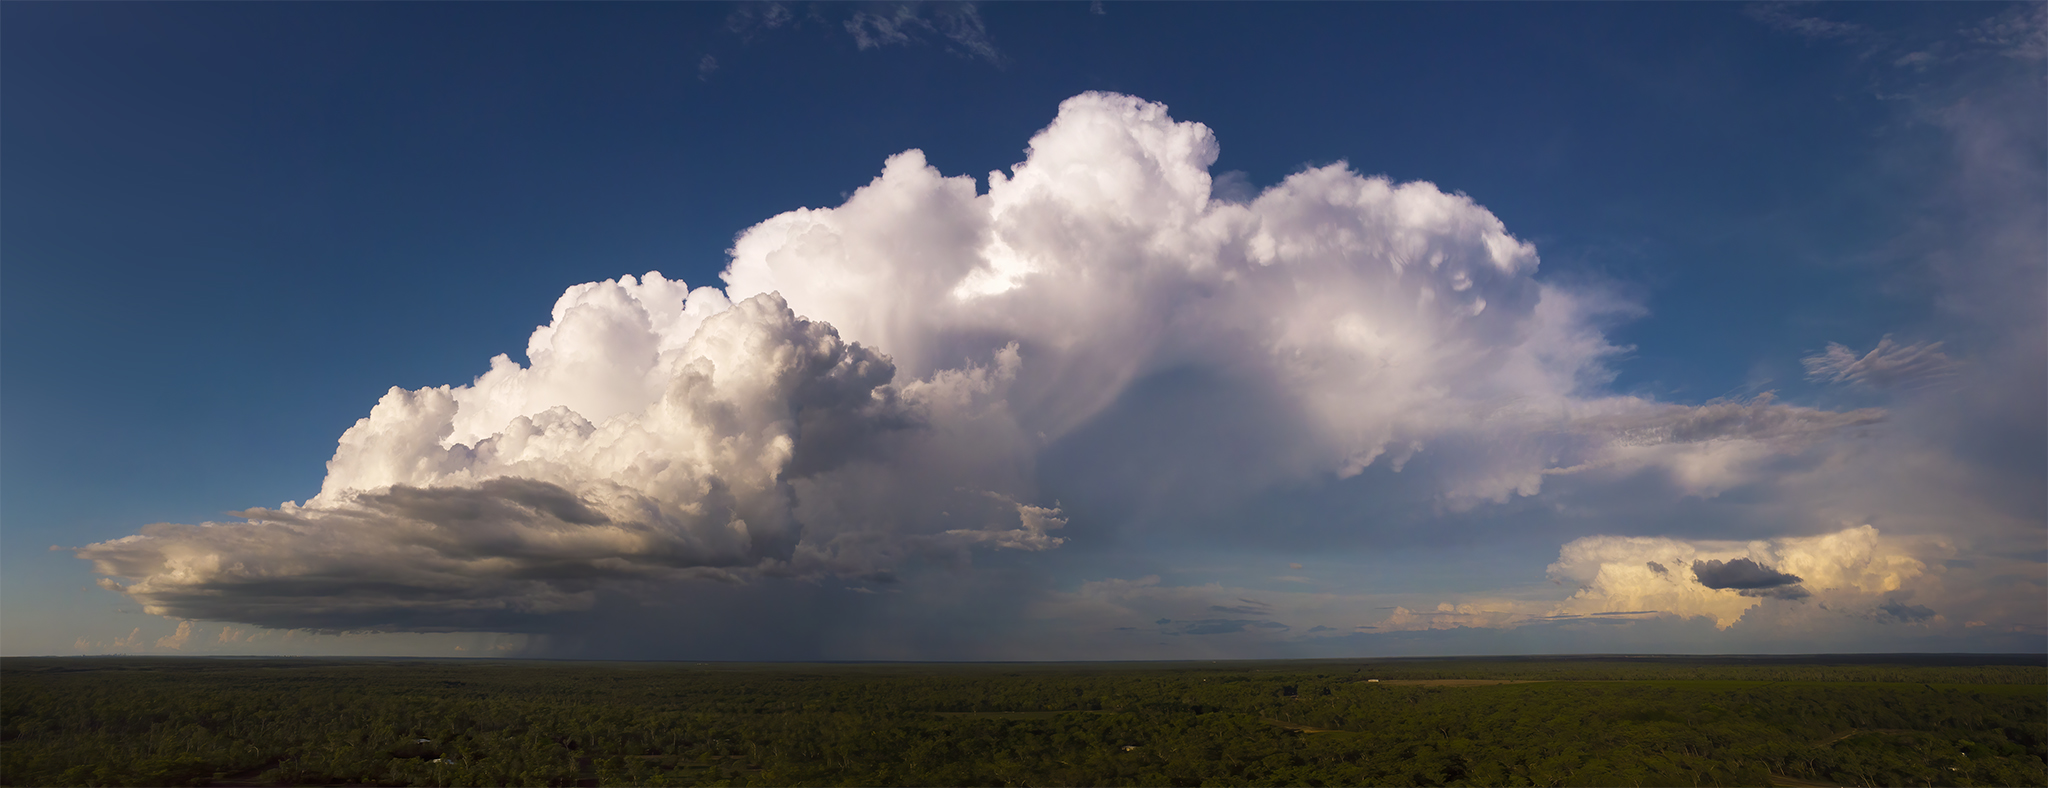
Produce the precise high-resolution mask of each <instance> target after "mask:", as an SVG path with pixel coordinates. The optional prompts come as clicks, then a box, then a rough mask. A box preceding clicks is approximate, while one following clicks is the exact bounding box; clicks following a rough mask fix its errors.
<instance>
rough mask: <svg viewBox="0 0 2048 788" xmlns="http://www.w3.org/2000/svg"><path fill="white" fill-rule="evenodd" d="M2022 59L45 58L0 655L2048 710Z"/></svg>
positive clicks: (13, 96) (2045, 101) (1541, 40)
mask: <svg viewBox="0 0 2048 788" xmlns="http://www.w3.org/2000/svg"><path fill="white" fill-rule="evenodd" d="M2044 8H2048V6H2043V5H2042V4H2039V3H2018V4H2007V3H1935V4H1914V3H1884V4H1868V5H1865V4H1838V3H1829V4H1749V5H1745V4H1735V3H1708V4H1675V3H1655V4H1544V3H1518V4H1477V3H1449V4H1405V3H1403V4H1395V3H1318V4H1288V3H1264V4H1229V3H1202V4H1178V3H1114V2H1110V3H1023V4H982V5H970V4H944V3H923V4H910V5H903V4H887V3H867V4H856V3H847V4H817V5H810V4H777V3H749V4H717V3H688V4H670V3H623V4H538V3H518V4H471V3H462V4H391V3H380V4H370V3H354V4H111V3H93V4H83V3H8V4H4V5H0V227H4V232H0V654H5V655H32V654H106V653H127V654H144V653H147V654H306V655H344V654H346V655H408V656H446V657H460V656H523V657H548V658H598V659H696V660H1096V659H1104V660H1107V659H1114V660H1128V659H1208V658H1310V657H1353V656H1389V655H1458V654H1522V653H1611V652H1629V653H1841V652H1889V651H1903V652H1970V651H1993V652H2001V651H2003V652H2009V651H2027V652H2039V651H2042V650H2044V648H2048V262H2044V261H2048V98H2044V97H2048V90H2044V87H2048V10H2044Z"/></svg>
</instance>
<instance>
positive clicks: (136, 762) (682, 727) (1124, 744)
mask: <svg viewBox="0 0 2048 788" xmlns="http://www.w3.org/2000/svg"><path fill="white" fill-rule="evenodd" d="M1373 679H1377V680H1378V681H1371V680H1373ZM1462 679H1491V680H1508V681H1520V682H1532V683H1511V684H1492V685H1485V686H1446V685H1436V684H1428V683H1419V684H1409V683H1401V684H1395V683H1391V682H1396V681H1401V682H1409V681H1434V680H1462ZM0 711H4V716H0V784H5V785H21V786H28V785H90V786H100V785H237V786H252V785H321V784H337V785H338V784H347V785H393V786H396V785H421V786H429V785H431V786H458V785H536V786H538V785H552V786H571V785H588V786H596V785H1145V786H1203V785H1233V786H1234V785H1312V786H1313V785H1597V786H1614V785H1765V784H1769V782H1770V781H1771V780H1772V778H1773V775H1778V776H1780V777H1786V778H1792V779H1794V780H1805V781H1812V782H1829V783H1836V784H1843V785H2048V665H2044V661H2043V658H2042V657H2039V656H2024V657H1944V656H1929V657H1893V658H1889V659H1887V658H1877V657H1841V658H1754V659H1742V658H1619V657H1609V658H1587V659H1489V660H1373V661H1348V662H1346V661H1315V662H1244V663H1235V662H1234V663H1176V664H1161V663H1149V664H1148V663H1122V664H1050V665H1049V664H1028V665H1025V664H994V665H988V664H983V665H957V664H956V665H816V664H811V665H738V664H723V663H711V664H691V663H564V662H464V661H431V660H292V659H197V658H194V659H163V658H73V659H7V660H0Z"/></svg>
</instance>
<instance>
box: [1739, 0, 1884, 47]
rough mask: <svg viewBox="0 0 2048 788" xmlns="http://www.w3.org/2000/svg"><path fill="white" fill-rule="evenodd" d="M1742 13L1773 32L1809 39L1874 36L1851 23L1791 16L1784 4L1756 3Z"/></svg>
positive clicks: (1868, 29) (1865, 28)
mask: <svg viewBox="0 0 2048 788" xmlns="http://www.w3.org/2000/svg"><path fill="white" fill-rule="evenodd" d="M1743 13H1744V14H1746V15H1748V16H1749V18H1751V19H1754V20H1756V21H1758V22H1762V23H1764V24H1766V25H1769V26H1770V27H1771V28H1772V29H1774V30H1781V31H1784V32H1787V33H1792V34H1795V35H1798V36H1801V37H1804V38H1809V39H1841V40H1848V41H1854V40H1859V39H1865V38H1870V37H1871V36H1873V35H1874V34H1873V33H1872V32H1871V30H1870V28H1867V27H1864V26H1862V25H1859V24H1855V23H1853V22H1836V21H1834V20H1831V19H1822V18H1820V17H1814V16H1799V15H1796V14H1793V13H1792V7H1791V6H1790V5H1788V4H1785V3H1757V4H1754V5H1751V6H1749V7H1748V8H1745V9H1743Z"/></svg>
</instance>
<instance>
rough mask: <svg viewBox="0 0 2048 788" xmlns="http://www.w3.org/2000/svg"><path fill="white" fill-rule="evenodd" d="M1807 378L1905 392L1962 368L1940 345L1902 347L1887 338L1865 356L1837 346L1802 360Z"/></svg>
mask: <svg viewBox="0 0 2048 788" xmlns="http://www.w3.org/2000/svg"><path fill="white" fill-rule="evenodd" d="M1800 363H1801V364H1804V365H1805V366H1806V377H1807V378H1808V379H1809V380H1815V381H1820V382H1825V383H1853V384H1860V385H1864V386H1869V387H1872V388H1903V387H1912V386H1916V385H1923V384H1926V383H1929V382H1933V381H1935V380H1939V379H1941V378H1944V377H1947V376H1949V375H1951V374H1953V373H1954V372H1955V371H1956V368H1957V367H1958V366H1960V364H1959V363H1958V362H1957V361H1956V360H1955V359H1953V358H1950V357H1949V356H1948V354H1946V353H1943V352H1941V343H1940V342H1929V343H1925V344H1913V345H1901V344H1898V343H1896V342H1893V341H1892V338H1891V337H1889V336H1886V337H1885V338H1883V339H1881V340H1878V343H1877V347H1875V348H1872V349H1871V351H1870V352H1869V353H1865V354H1863V355H1862V356H1858V355H1856V352H1855V351H1853V350H1850V349H1849V348H1847V347H1845V346H1843V345H1841V344H1838V343H1834V342H1830V343H1828V349H1827V350H1826V351H1823V352H1822V353H1820V354H1819V355H1814V356H1808V357H1806V358H1804V359H1800Z"/></svg>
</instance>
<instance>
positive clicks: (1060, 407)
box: [78, 93, 1882, 630]
mask: <svg viewBox="0 0 2048 788" xmlns="http://www.w3.org/2000/svg"><path fill="white" fill-rule="evenodd" d="M1217 153H1218V148H1217V144H1216V141H1215V139H1214V137H1213V135H1211V133H1210V131H1209V130H1208V129H1207V128H1206V127H1203V126H1202V125H1200V124H1197V123H1190V122H1182V121H1176V120H1174V119H1173V118H1172V117H1170V116H1169V115H1168V114H1167V111H1166V107H1164V106H1163V105H1159V104H1155V103H1150V102H1146V101H1143V100H1140V99H1136V98H1132V97H1129V96H1120V95H1114V94H1104V93H1088V94H1083V95H1081V96H1077V97H1075V98H1072V99H1070V100H1068V101H1066V102H1064V103H1063V104H1062V105H1061V107H1060V111H1059V115H1058V117H1057V118H1056V119H1055V120H1054V121H1053V123H1052V124H1051V125H1050V126H1048V127H1047V128H1046V129H1044V130H1043V131H1041V132H1040V133H1039V134H1038V135H1036V136H1035V137H1033V138H1032V140H1031V142H1030V147H1029V150H1028V153H1027V156H1026V159H1025V161H1024V162H1022V163H1020V164H1017V165H1015V166H1014V167H1013V168H1012V169H1011V170H1010V172H1009V173H1007V174H1005V173H1002V172H993V173H990V174H989V177H988V179H987V182H986V187H985V188H982V186H981V184H979V183H977V181H976V180H975V179H974V178H972V177H968V176H952V177H948V176H945V175H943V174H941V173H939V172H938V171H937V170H935V169H933V168H932V167H930V166H929V165H928V164H926V162H925V160H924V157H923V155H922V153H920V152H918V151H915V150H912V151H907V152H904V153H902V154H898V155H896V156H893V157H891V158H890V159H889V160H888V161H887V163H886V164H885V166H884V168H883V170H882V173H881V175H880V176H879V177H877V178H876V179H875V180H874V181H873V182H872V183H870V184H868V185H867V186H865V187H863V188H861V189H859V190H858V191H856V192H855V193H854V194H852V195H851V196H850V197H849V198H848V199H847V200H846V201H845V202H844V203H843V204H841V205H839V206H837V207H832V208H822V209H804V210H796V211H791V212H788V213H785V214H782V215H779V216H776V217H773V218H771V219H769V220H767V221H765V222H762V223H761V224H759V225H756V226H754V227H752V228H750V229H748V230H746V231H745V232H743V233H741V234H740V235H739V237H738V238H737V240H736V241H735V243H734V246H733V249H732V261H731V264H730V266H729V268H728V269H727V271H726V272H725V274H724V280H725V284H726V287H724V288H723V289H718V288H710V287H699V288H694V289H692V288H690V287H688V286H686V285H685V284H684V283H683V282H680V281H675V280H670V279H667V278H664V277H662V276H661V275H660V274H658V273H650V274H647V275H646V276H644V277H638V278H636V277H630V276H628V277H621V278H620V279H617V280H612V281H605V282H596V283H590V284H582V285H577V286H575V287H571V288H569V289H568V291H567V292H565V293H564V294H563V296H562V297H561V299H560V300H559V301H558V302H557V303H556V304H555V307H554V311H553V314H552V316H551V319H550V322H549V323H548V324H547V325H545V326H542V327H540V328H538V329H536V330H535V331H534V333H533V336H532V339H531V340H530V342H529V344H528V346H527V348H526V357H527V363H526V364H524V365H522V364H520V363H519V362H517V361H515V360H513V359H512V358H510V357H509V356H504V355H501V356H498V357H496V358H494V359H492V360H491V362H490V366H489V370H488V371H487V372H485V373H484V374H483V375H481V376H479V377H477V378H476V379H475V380H474V381H473V382H471V383H470V384H468V385H457V386H440V387H430V388H423V389H417V390H410V391H408V390H404V389H397V388H394V389H392V390H391V391H390V392H389V393H388V394H386V395H385V396H384V398H383V399H382V400H380V401H379V402H378V403H377V404H376V406H375V407H374V408H373V409H372V410H371V411H370V414H369V415H368V416H367V417H365V418H364V419H362V420H361V421H359V422H357V423H356V425H355V426H354V427H351V428H350V429H349V430H348V431H347V432H346V433H344V434H343V435H342V437H341V440H340V443H339V446H338V448H337V450H336V452H335V455H334V459H333V460H332V461H330V462H329V463H328V467H327V471H328V473H327V477H326V481H325V482H324V483H323V485H322V488H321V490H320V492H319V494H318V495H315V496H314V497H313V498H311V499H309V500H308V501H306V502H305V503H304V504H295V503H286V504H283V505H281V506H278V507H276V508H260V509H251V510H248V511H246V512H242V513H240V515H241V516H242V517H243V518H244V521H243V522H226V523H207V524H202V525H176V524H159V525H152V526H148V527H146V528H144V529H143V530H142V532H141V533H139V534H137V535H134V536H129V537H126V538H123V539H117V540H113V541H109V542H103V543H99V544H94V545H90V546H87V547H84V548H81V549H79V551H78V555H79V556H80V557H82V558H86V559H89V560H91V561H93V562H94V565H95V567H96V569H97V570H98V571H99V572H101V573H103V574H105V575H108V576H109V579H108V580H106V581H105V584H106V585H107V586H108V587H110V588H114V589H116V590H119V591H121V592H122V593H125V594H127V595H129V596H131V597H133V598H135V599H136V600H138V601H140V602H142V603H143V604H144V605H145V608H146V609H147V610H149V611H150V612H153V613H157V614H161V615H167V616H175V617H178V618H183V619H200V620H217V621H229V622H236V623H247V624H258V625H263V626H269V627H277V628H314V629H330V630H331V629H399V630H451V629H492V630H515V629H522V628H529V627H533V626H537V625H535V624H534V623H532V622H534V621H535V620H538V619H541V618H545V617H547V616H549V615H552V614H559V613H564V612H569V611H576V610H581V609H586V608H588V607H589V606H591V605H593V604H594V603H595V600H596V598H597V597H598V596H599V595H601V594H605V593H619V594H627V595H632V594H647V595H654V594H660V593H661V591H660V589H664V588H670V587H672V584H673V583H676V582H682V581H687V580H691V579H713V580H722V581H727V582H747V581H751V580H752V579H755V578H763V577H820V576H827V575H830V576H839V577H848V578H869V579H873V580H876V581H878V582H879V581H883V580H886V579H888V578H890V577H893V576H894V574H893V573H894V572H895V571H896V570H897V569H898V568H899V567H901V566H903V565H904V564H906V563H908V562H916V561H920V560H932V561H939V562H952V563H953V564H955V565H957V564H958V563H959V562H960V561H962V560H963V558H964V556H965V555H966V554H967V552H966V551H969V550H972V549H976V548H980V549H1014V550H1046V549H1053V548H1056V547H1057V546H1058V545H1059V544H1060V543H1061V539H1062V537H1060V536H1059V535H1056V534H1055V533H1054V532H1055V531H1060V529H1062V528H1067V527H1082V526H1085V525H1086V524H1070V523H1069V519H1070V518H1068V517H1067V516H1066V515H1065V514H1064V513H1063V512H1062V511H1061V510H1060V508H1059V507H1058V506H1057V504H1056V503H1055V502H1052V501H1048V500H1044V499H1043V498H1042V497H1041V491H1040V490H1039V489H1038V487H1037V484H1036V481H1035V479H1034V476H1033V469H1034V463H1035V461H1036V459H1037V457H1038V455H1039V453H1040V452H1041V451H1043V450H1044V449H1045V448H1046V447H1047V446H1048V445H1050V444H1052V443H1053V442H1055V441H1058V440H1059V439H1061V438H1062V437H1063V436H1066V435H1069V434H1072V433H1073V432H1075V431H1076V430H1078V429H1082V428H1083V427H1084V425H1087V424H1088V423H1089V422H1090V420H1091V419H1094V418H1096V417H1098V416H1099V415H1100V414H1102V413H1103V412H1104V411H1105V409H1106V408H1108V407H1109V406H1110V404H1111V403H1113V402H1116V401H1117V400H1118V398H1119V397H1122V396H1125V395H1126V394H1127V393H1128V392H1130V391H1131V390H1132V388H1133V386H1134V385H1136V384H1138V383H1139V382H1141V381H1144V380H1146V379H1149V378H1151V377H1153V376H1156V375H1159V374H1161V373H1164V372H1169V371H1173V370H1187V369H1195V370H1200V371H1201V372H1202V374H1203V375H1204V376H1205V378H1206V379H1211V380H1217V381H1223V383H1224V384H1225V385H1228V386H1229V387H1231V388H1232V390H1234V391H1237V392H1241V394H1242V396H1241V397H1240V398H1238V399H1237V400H1234V401H1233V402H1235V403H1237V405H1236V406H1234V407H1232V408H1218V409H1215V412H1205V413H1201V414H1197V417H1198V418H1202V419H1207V420H1212V421H1219V422H1227V421H1230V420H1233V419H1244V418H1253V417H1256V418H1258V419H1262V420H1263V421H1261V422H1260V426H1261V428H1260V429H1257V430H1248V431H1246V432H1247V437H1245V439H1244V441H1243V443H1242V444H1241V445H1236V446H1232V447H1231V448H1230V450H1231V451H1237V452H1243V453H1245V456H1249V457H1256V458H1257V460H1258V461H1257V462H1256V463H1254V464H1252V465H1254V466H1255V467H1256V472H1255V473H1251V474H1250V477H1251V478H1252V479H1253V480H1254V481H1255V482H1256V483H1260V484H1276V483H1285V482H1292V481H1299V480H1303V479H1309V478H1313V477H1316V476H1319V475H1336V476H1348V475H1353V474H1357V473H1359V472H1360V471H1362V470H1363V469H1365V468H1367V467H1370V466H1373V465H1375V464H1377V463H1385V464H1387V465H1388V466H1389V467H1391V468H1393V469H1395V470H1399V469H1401V468H1402V467H1403V464H1404V463H1405V462H1407V460H1408V459H1409V458H1410V457H1412V456H1414V455H1415V454H1417V453H1418V452H1431V451H1434V452H1447V453H1451V454H1454V455H1455V456H1457V458H1458V461H1457V462H1455V463H1441V464H1439V466H1440V467H1438V468H1436V469H1435V470H1434V471H1433V473H1434V475H1432V476H1427V477H1417V478H1416V479H1415V482H1414V483H1417V484H1427V485H1432V486H1434V488H1435V489H1436V491H1437V492H1438V493H1439V494H1440V495H1442V496H1443V497H1444V499H1445V500H1447V501H1451V502H1454V503H1459V505H1474V504H1475V503H1477V502H1484V501H1488V500H1495V501H1498V500H1505V499H1507V498H1508V497H1511V496H1514V495H1532V494H1535V493H1536V492H1537V491H1538V490H1539V489H1540V488H1541V486H1542V484H1543V480H1544V478H1546V476H1547V475H1554V474H1557V473H1598V472H1607V471H1609V470H1619V471H1626V472H1635V471H1640V470H1642V469H1646V468H1654V469H1662V470H1664V471H1667V472H1669V473H1671V474H1672V476H1673V478H1675V479H1678V480H1679V481H1680V482H1681V483H1683V484H1685V485H1686V486H1687V488H1688V489H1691V490H1693V491H1695V492H1698V493H1700V494H1712V492H1713V491H1714V490H1717V489H1720V488H1722V487H1725V486H1726V485H1728V484H1732V483H1736V482H1738V481H1739V480H1740V479H1741V478H1744V475H1745V474H1747V473H1750V472H1751V468H1752V467H1753V466H1754V465H1755V464H1756V461H1757V460H1759V459H1761V458H1766V457H1770V456H1775V455H1780V454H1784V453H1787V452H1792V451H1797V450H1799V449H1800V447H1802V446H1804V445H1805V444H1806V443H1808V442H1811V441H1813V440H1815V439H1817V436H1820V435H1823V434H1827V433H1830V432H1833V431H1838V430H1841V429H1843V428H1846V427H1854V426H1859V425H1867V424H1871V423H1873V422H1875V421H1877V420H1878V419H1880V418H1881V416H1882V414H1881V413H1879V412H1877V411H1855V412H1850V413H1835V412H1828V411H1820V410H1814V409H1810V408H1801V407H1794V406H1788V405H1783V404H1779V403H1776V402H1773V401H1771V400H1770V399H1769V398H1768V397H1762V398H1758V399H1756V400H1751V401H1747V402H1720V403H1712V404H1709V405H1706V406H1698V407H1693V406H1682V405H1673V404H1667V403H1658V402H1654V401H1650V400H1646V399H1642V398H1637V397H1625V396H1608V395H1603V394H1601V393H1600V392H1599V388H1600V387H1601V386H1602V385H1603V384H1604V383H1605V382H1606V381H1607V380H1608V379H1609V378H1610V377H1611V375H1610V374H1609V373H1608V372H1607V371H1606V370H1605V368H1604V367H1603V366H1602V363H1603V361H1604V360H1605V359H1606V358H1608V357H1609V356H1611V355H1612V354H1613V353H1615V352H1616V348H1615V347H1613V346H1612V345H1610V344H1609V343H1608V342H1607V341H1606V340H1605V339H1604V338H1603V337H1602V336H1601V334H1600V332H1599V331H1598V330H1596V329H1595V328H1594V327H1593V320H1594V318H1595V317H1597V316H1598V315H1599V314H1600V313H1601V312H1602V310H1604V309H1607V308H1608V307H1607V306H1605V305H1604V304H1603V302H1602V300H1601V299H1600V298H1598V297H1596V296H1594V295H1592V294H1589V293H1581V292H1575V291H1572V290H1569V289H1565V288H1561V287H1558V286H1554V285H1550V284H1545V283H1543V282H1540V281H1538V280H1537V279H1536V278H1535V273H1536V270H1537V266H1538V259H1537V254H1536V250H1535V248H1534V247H1533V246H1531V245H1530V244H1528V243H1526V242H1523V241H1521V240H1518V239H1517V238H1515V237H1514V236H1513V235H1511V234H1510V233H1509V232H1508V231H1507V228H1506V227H1505V226H1504V225H1503V224H1502V223H1501V221H1500V220H1499V219H1498V218H1496V217H1494V216H1493V215H1492V214H1491V213H1489V212H1488V211H1487V210H1486V209H1485V208H1483V207H1481V206H1480V205H1479V204H1478V203H1476V202H1474V201H1473V200H1472V199H1471V198H1469V197H1466V196H1464V195H1462V194H1453V193H1446V192H1444V191H1443V190H1441V189H1439V188H1437V187H1436V186H1434V185H1432V184H1429V183H1424V182H1411V183H1394V182H1392V181H1390V180H1388V179H1386V178H1383V177H1372V176H1365V175H1361V174H1358V173H1356V172H1353V171H1351V170H1350V169H1349V168H1348V167H1347V166H1345V165H1343V164H1341V163H1340V164H1335V165H1330V166H1325V167H1315V168H1310V169H1306V170H1303V171H1301V172H1299V173H1296V174H1294V175H1293V176H1290V177H1288V178H1287V179H1286V180H1284V181H1283V182H1281V183H1279V184H1277V185H1274V186H1273V187H1271V188H1268V189H1266V190H1265V191H1264V192H1262V193H1260V194H1258V195H1257V196H1256V197H1255V198H1253V199H1250V200H1249V201H1232V200H1222V199H1216V197H1215V195H1213V194H1212V186H1213V185H1214V184H1213V182H1212V179H1211V177H1210V174H1209V167H1210V165H1211V164H1213V163H1214V162H1215V160H1216V157H1217ZM1245 403H1250V404H1251V405H1252V406H1255V407H1250V408H1246V407H1243V405H1244V404H1245ZM1184 460H1185V458H1179V459H1177V458H1174V457H1164V458H1148V460H1147V461H1148V462H1155V463H1162V464H1172V463H1175V462H1180V461H1184ZM1204 472H1207V471H1204ZM1230 473H1231V474H1233V475H1235V476H1244V475H1245V474H1242V473H1240V472H1238V471H1231V472H1230ZM1215 481H1216V482H1217V484H1219V485H1226V481H1225V480H1224V479H1222V478H1220V477H1219V478H1218V479H1216V480H1215ZM1228 483H1230V484H1242V483H1244V482H1243V479H1241V478H1239V479H1235V480H1232V481H1230V482H1228ZM1460 502H1462V503H1460ZM1649 558H1651V557H1650V556H1639V557H1636V558H1634V559H1632V560H1634V562H1635V563H1634V566H1636V567H1638V568H1641V567H1642V566H1643V564H1644V561H1645V560H1649ZM1659 560H1666V559H1663V558H1660V559H1659ZM1686 560H1687V561H1689V560H1690V557H1689V555H1688V557H1687V559H1686ZM1666 563H1668V564H1669V565H1671V566H1673V567H1681V566H1684V567H1689V566H1691V564H1690V563H1687V562H1680V561H1679V560H1678V558H1677V557H1670V558H1669V559H1668V560H1666ZM1642 571H1644V572H1648V570H1647V569H1643V570H1642ZM1802 574H1804V573H1803V572H1802ZM113 578H120V579H121V580H116V579H113ZM124 581H125V582H124ZM1653 608H1654V609H1662V608H1658V607H1655V606H1650V605H1645V604H1633V605H1631V606H1630V607H1629V608H1628V609H1653Z"/></svg>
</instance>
